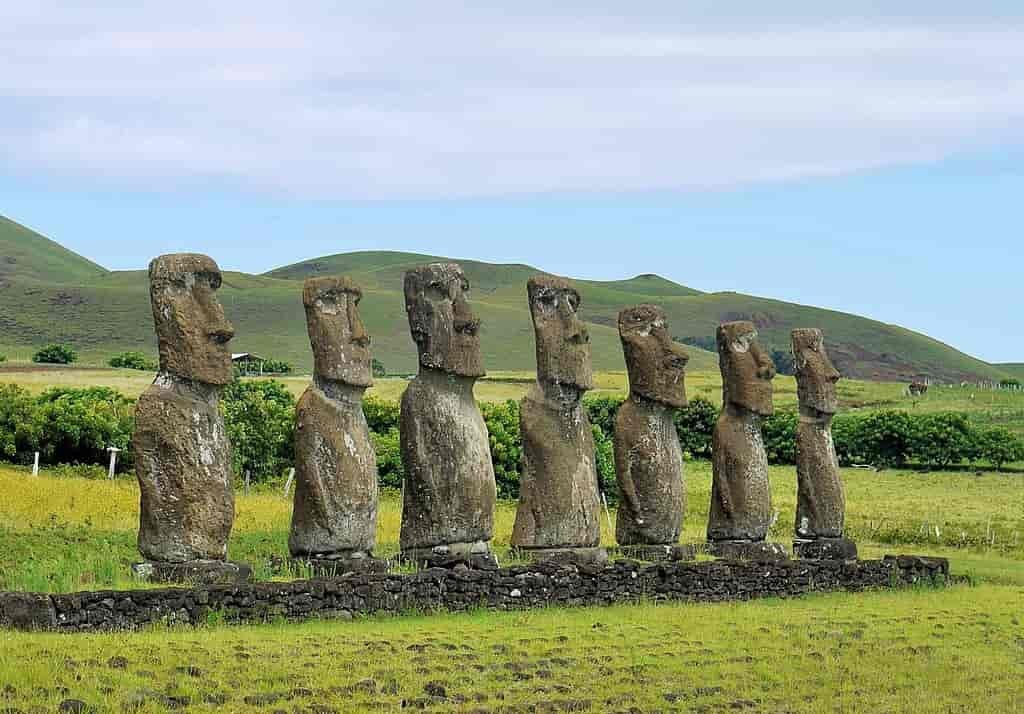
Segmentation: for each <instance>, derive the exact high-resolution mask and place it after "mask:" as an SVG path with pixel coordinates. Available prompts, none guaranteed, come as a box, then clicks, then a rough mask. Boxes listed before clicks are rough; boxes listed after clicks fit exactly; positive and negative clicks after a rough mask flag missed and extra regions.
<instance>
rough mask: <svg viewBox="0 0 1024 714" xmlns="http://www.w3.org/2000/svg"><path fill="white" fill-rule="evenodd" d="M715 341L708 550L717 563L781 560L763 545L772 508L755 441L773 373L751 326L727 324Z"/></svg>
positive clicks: (779, 550)
mask: <svg viewBox="0 0 1024 714" xmlns="http://www.w3.org/2000/svg"><path fill="white" fill-rule="evenodd" d="M717 338H718V359H719V367H720V369H721V372H722V413H721V415H720V416H719V417H718V423H717V424H716V425H715V433H714V436H713V437H712V442H711V443H712V457H711V458H712V461H711V466H712V473H713V476H712V485H711V512H710V515H709V517H708V549H709V551H710V552H711V554H712V555H716V556H719V557H723V558H744V559H749V560H762V559H769V560H774V559H782V558H785V557H786V549H785V547H784V546H782V545H781V544H778V543H767V542H765V538H766V537H767V536H768V528H769V526H770V525H771V519H772V504H771V491H770V490H769V485H768V457H767V455H766V454H765V451H764V440H763V438H762V436H761V419H762V418H763V417H766V416H770V415H771V414H772V413H773V405H772V379H773V378H774V377H775V367H774V366H773V365H772V361H771V359H770V358H769V357H768V354H767V353H766V352H765V350H764V348H763V347H762V346H761V345H760V343H759V342H758V341H757V330H756V329H755V328H754V325H753V323H750V322H745V321H740V322H727V323H725V324H723V325H720V326H719V327H718V334H717Z"/></svg>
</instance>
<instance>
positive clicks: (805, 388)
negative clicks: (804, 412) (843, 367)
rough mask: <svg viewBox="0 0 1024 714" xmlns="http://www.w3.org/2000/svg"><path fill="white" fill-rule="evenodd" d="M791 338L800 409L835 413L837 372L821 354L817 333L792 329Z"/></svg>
mask: <svg viewBox="0 0 1024 714" xmlns="http://www.w3.org/2000/svg"><path fill="white" fill-rule="evenodd" d="M792 337H793V358H794V367H795V368H796V389H797V398H798V399H799V401H800V406H802V407H806V408H810V409H814V410H816V411H818V412H821V413H822V414H835V413H836V411H837V410H838V409H839V397H838V396H837V395H836V382H838V381H839V372H838V371H837V370H836V368H835V367H833V366H832V361H831V360H830V359H829V358H828V353H827V352H825V339H824V338H823V337H822V335H821V330H815V329H810V328H806V329H799V330H793V333H792Z"/></svg>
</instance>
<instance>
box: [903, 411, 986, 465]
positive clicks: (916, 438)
mask: <svg viewBox="0 0 1024 714" xmlns="http://www.w3.org/2000/svg"><path fill="white" fill-rule="evenodd" d="M974 447H975V434H974V431H973V429H972V427H971V423H970V422H969V421H968V419H967V415H966V414H963V413H956V412H942V413H938V414H923V415H919V416H917V417H916V418H914V420H913V429H912V430H911V440H910V449H909V455H910V456H911V457H912V458H914V459H916V460H917V461H919V462H921V463H922V464H926V465H928V466H931V467H934V468H940V469H941V468H945V467H947V466H949V465H950V464H956V463H961V462H963V461H970V460H973V458H974V455H975V452H976V449H975V448H974Z"/></svg>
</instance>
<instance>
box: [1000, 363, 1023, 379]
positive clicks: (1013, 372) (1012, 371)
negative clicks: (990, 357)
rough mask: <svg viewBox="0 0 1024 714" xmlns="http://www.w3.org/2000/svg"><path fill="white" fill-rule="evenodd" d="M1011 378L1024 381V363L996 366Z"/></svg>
mask: <svg viewBox="0 0 1024 714" xmlns="http://www.w3.org/2000/svg"><path fill="white" fill-rule="evenodd" d="M995 366H996V367H998V368H999V369H1001V370H1002V371H1004V372H1006V374H1008V375H1009V376H1011V377H1016V378H1017V379H1024V362H1006V363H1004V364H997V365H995Z"/></svg>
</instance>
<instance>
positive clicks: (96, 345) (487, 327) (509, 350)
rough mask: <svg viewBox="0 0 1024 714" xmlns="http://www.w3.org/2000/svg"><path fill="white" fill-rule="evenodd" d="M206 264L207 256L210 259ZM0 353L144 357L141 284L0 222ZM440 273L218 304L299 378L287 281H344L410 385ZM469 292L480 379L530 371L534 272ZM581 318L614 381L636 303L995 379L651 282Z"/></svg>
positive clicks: (350, 264) (385, 258) (256, 280)
mask: <svg viewBox="0 0 1024 714" xmlns="http://www.w3.org/2000/svg"><path fill="white" fill-rule="evenodd" d="M214 257H216V256H214ZM5 260H6V266H7V269H6V270H4V271H2V272H0V350H2V351H4V352H6V353H7V354H8V355H9V356H11V357H22V358H24V357H25V356H27V355H28V354H30V353H31V351H32V350H33V349H34V348H36V347H38V346H39V345H41V344H43V343H45V342H50V341H64V342H70V343H72V344H73V345H74V346H75V347H76V348H77V349H78V350H79V351H80V352H81V353H82V355H83V357H84V358H85V359H87V360H90V361H94V362H101V361H105V360H106V359H107V358H108V357H109V356H110V355H111V354H112V353H114V352H116V351H119V350H124V349H140V350H144V351H147V352H149V353H151V354H155V351H156V349H155V338H154V335H153V328H152V316H151V314H150V309H149V297H148V287H147V284H146V274H145V271H142V270H139V271H118V272H108V271H106V270H104V269H103V268H102V267H100V266H98V265H95V264H94V263H92V262H90V261H88V260H86V259H85V258H81V257H80V256H77V255H76V254H74V253H72V252H71V251H68V250H66V249H64V248H62V247H61V246H59V245H58V244H56V243H54V242H53V241H50V240H48V239H47V238H44V237H43V236H40V235H38V234H37V233H34V232H32V231H30V230H28V229H26V228H23V227H21V226H18V225H17V224H15V223H13V222H11V221H7V220H3V221H2V222H0V263H3V262H4V261H5ZM438 260H450V259H448V258H443V257H440V256H428V255H418V254H411V253H397V252H386V251H371V252H359V253H347V254H341V255H334V256H326V257H323V258H316V259H312V260H306V261H303V262H301V263H296V264H294V265H290V266H286V267H283V268H278V269H276V270H272V271H270V272H268V273H266V274H264V275H248V274H243V273H227V274H225V276H224V288H223V289H222V291H221V293H220V296H221V300H222V302H223V303H224V306H225V309H226V311H227V313H228V316H229V317H230V318H231V320H232V321H233V322H234V324H235V327H236V331H237V336H236V338H235V341H234V342H233V343H232V345H233V347H234V348H235V349H236V350H237V351H249V352H256V353H260V354H265V355H268V356H274V357H278V358H282V359H286V360H289V361H291V362H293V363H294V364H296V366H297V367H298V368H299V369H301V370H308V369H309V368H310V367H311V362H312V359H311V356H310V351H309V343H308V337H307V335H306V328H305V320H304V315H303V310H302V304H301V281H302V280H304V279H305V278H306V277H308V276H310V275H331V274H346V275H350V276H351V277H352V278H353V279H354V280H355V281H356V282H357V283H359V284H360V285H361V286H362V287H363V290H364V293H365V297H364V300H363V303H362V312H363V317H364V320H365V322H366V324H367V327H368V329H369V331H370V333H371V335H372V336H373V349H374V353H375V355H376V356H377V357H378V358H379V359H380V360H381V361H382V362H384V364H385V365H386V366H387V368H388V369H389V370H391V371H395V372H411V371H414V370H415V367H416V353H415V348H414V345H413V343H412V340H411V339H410V337H409V330H408V324H407V322H406V318H405V311H404V305H403V299H402V275H403V273H404V272H405V270H406V269H408V268H409V267H411V266H414V265H419V264H421V263H424V262H431V261H438ZM457 262H459V263H460V264H461V265H462V266H463V268H464V269H465V270H466V273H467V275H468V276H469V279H470V281H471V283H472V286H473V288H472V292H471V300H472V303H473V306H474V309H475V310H476V311H477V313H478V314H479V315H480V317H481V318H482V319H483V324H484V327H483V330H482V332H481V342H482V345H483V350H484V356H485V360H486V364H487V366H488V367H489V368H490V369H492V370H532V369H533V368H534V352H533V329H532V326H531V323H530V316H529V311H528V309H527V305H526V287H525V286H526V280H527V279H528V278H529V277H530V276H531V275H534V274H536V273H538V272H540V271H538V270H537V269H536V268H533V267H531V266H528V265H496V264H491V263H483V262H480V261H474V260H458V261H457ZM577 284H578V286H579V288H580V291H581V293H582V294H583V307H582V310H581V314H582V316H583V318H584V319H585V320H586V321H587V322H588V323H589V325H590V332H591V338H592V342H593V353H594V364H595V367H596V368H597V369H600V370H622V369H624V365H623V361H622V351H621V347H620V344H619V339H618V333H617V330H616V315H617V313H618V311H619V310H620V309H622V308H623V307H626V306H629V305H635V304H637V303H641V302H652V303H656V304H659V305H661V306H663V307H664V308H665V310H666V312H667V314H668V316H669V320H670V323H671V326H672V331H673V334H675V335H676V337H677V338H683V337H707V336H710V335H713V334H714V331H715V328H716V326H717V325H718V324H719V323H720V322H723V321H726V320H734V319H750V320H753V321H754V322H755V323H756V324H757V325H758V327H759V330H760V332H761V335H762V339H763V340H764V341H765V342H766V343H768V344H770V345H771V346H773V347H774V348H776V349H782V350H788V349H789V331H790V330H791V329H792V328H794V327H808V326H815V327H820V328H822V329H823V330H824V331H825V335H826V341H827V343H828V346H829V350H830V352H831V354H832V356H833V360H834V361H835V362H836V364H837V366H838V367H839V368H840V370H841V371H842V372H843V373H844V374H845V375H846V376H849V377H860V378H867V379H879V380H909V379H912V378H916V377H931V378H933V379H938V380H944V381H960V380H964V379H968V380H970V379H977V378H984V379H998V378H1000V377H1002V376H1004V375H1005V374H1006V372H1004V371H1002V370H1001V369H1000V368H998V367H995V366H993V365H989V364H986V363H985V362H982V361H980V360H977V359H974V358H973V357H970V356H969V355H965V354H963V353H961V352H958V351H957V350H955V349H953V348H952V347H950V346H948V345H945V344H943V343H941V342H938V341H936V340H933V339H931V338H930V337H927V336H925V335H921V334H918V333H915V332H912V331H910V330H907V329H904V328H901V327H896V326H894V325H886V324H883V323H880V322H875V321H872V320H868V319H865V318H862V317H857V316H855V315H849V314H846V313H841V312H836V311H831V310H822V309H820V308H815V307H810V306H804V305H795V304H792V303H786V302H782V301H778V300H770V299H766V298H758V297H752V296H749V295H743V294H740V293H734V292H720V293H701V292H699V291H697V290H693V289H691V288H688V287H685V286H683V285H678V284H676V283H674V282H672V281H670V280H666V279H665V278H662V277H660V276H657V275H650V274H648V275H641V276H637V277H635V278H632V279H628V280H616V281H592V280H579V281H577ZM687 349H688V351H689V352H690V354H691V362H690V364H691V368H692V369H694V370H699V369H713V368H715V366H716V364H717V357H716V356H715V355H714V354H712V353H710V352H705V351H703V350H699V349H697V348H694V347H688V348H687Z"/></svg>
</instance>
